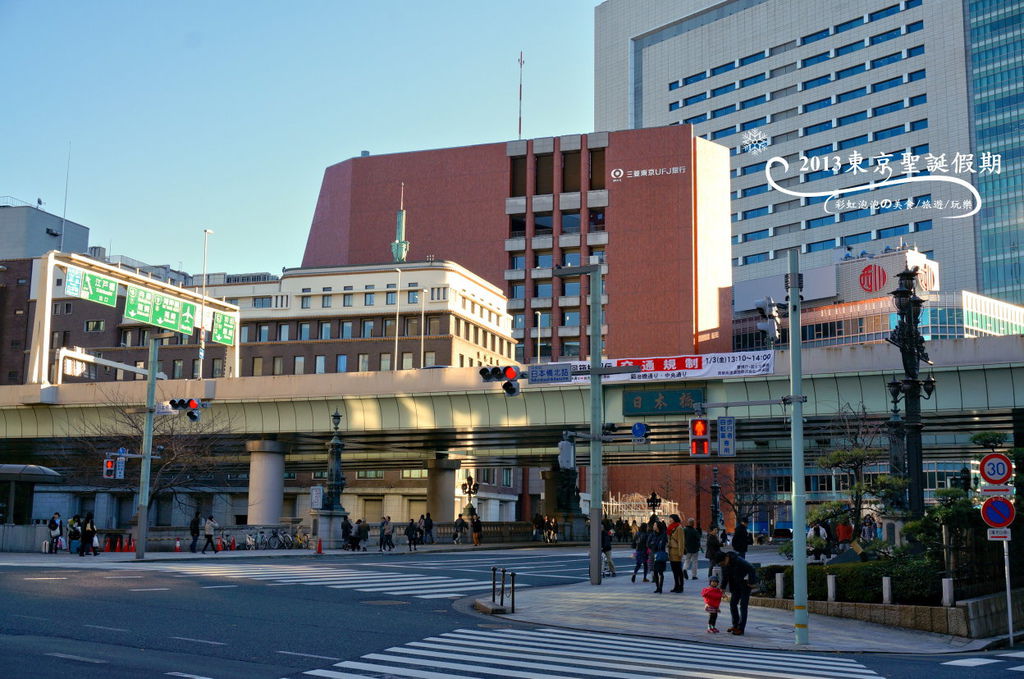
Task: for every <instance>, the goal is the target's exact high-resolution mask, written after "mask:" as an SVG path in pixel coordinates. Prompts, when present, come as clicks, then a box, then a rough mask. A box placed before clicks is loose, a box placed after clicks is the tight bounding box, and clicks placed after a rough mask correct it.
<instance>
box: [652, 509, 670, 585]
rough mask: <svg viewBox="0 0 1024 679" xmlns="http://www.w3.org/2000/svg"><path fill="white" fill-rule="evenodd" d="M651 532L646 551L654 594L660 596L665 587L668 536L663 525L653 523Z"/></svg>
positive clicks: (657, 522) (656, 522)
mask: <svg viewBox="0 0 1024 679" xmlns="http://www.w3.org/2000/svg"><path fill="white" fill-rule="evenodd" d="M651 530H652V531H653V532H651V533H650V534H649V535H648V537H647V549H648V550H649V552H650V554H651V562H652V563H651V579H652V580H654V593H655V594H661V593H662V588H663V587H664V586H665V564H666V563H668V536H667V535H666V534H665V524H663V523H662V522H661V521H655V522H654V523H653V524H652V525H651Z"/></svg>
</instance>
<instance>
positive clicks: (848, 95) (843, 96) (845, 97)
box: [836, 87, 868, 104]
mask: <svg viewBox="0 0 1024 679" xmlns="http://www.w3.org/2000/svg"><path fill="white" fill-rule="evenodd" d="M867 93H868V88H866V87H858V88H857V89H855V90H850V91H848V92H842V93H840V94H837V95H836V103H839V104H841V103H843V102H844V101H850V100H852V99H857V98H858V97H863V96H864V95H865V94H867Z"/></svg>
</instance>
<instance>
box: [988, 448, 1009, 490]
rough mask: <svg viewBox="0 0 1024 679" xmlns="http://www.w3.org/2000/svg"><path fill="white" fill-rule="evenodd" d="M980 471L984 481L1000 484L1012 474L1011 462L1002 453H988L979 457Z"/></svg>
mask: <svg viewBox="0 0 1024 679" xmlns="http://www.w3.org/2000/svg"><path fill="white" fill-rule="evenodd" d="M980 471H981V478H982V479H983V480H984V481H985V483H991V484H994V485H997V486H1001V485H1003V484H1004V483H1006V482H1007V481H1009V480H1010V477H1011V476H1013V463H1012V462H1010V458H1009V457H1008V456H1006V455H1003V454H1002V453H990V454H989V455H986V456H985V457H983V458H981V469H980Z"/></svg>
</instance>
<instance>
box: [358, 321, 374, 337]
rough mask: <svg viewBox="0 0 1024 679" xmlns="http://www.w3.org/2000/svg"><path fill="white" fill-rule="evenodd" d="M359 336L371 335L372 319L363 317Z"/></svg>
mask: <svg viewBox="0 0 1024 679" xmlns="http://www.w3.org/2000/svg"><path fill="white" fill-rule="evenodd" d="M359 336H360V337H373V319H363V321H362V326H361V332H360V334H359Z"/></svg>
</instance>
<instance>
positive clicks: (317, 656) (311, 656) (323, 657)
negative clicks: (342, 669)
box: [278, 651, 341, 660]
mask: <svg viewBox="0 0 1024 679" xmlns="http://www.w3.org/2000/svg"><path fill="white" fill-rule="evenodd" d="M278 653H283V654H284V655H298V656H302V657H303V658H319V659H320V660H341V658H332V657H331V656H329V655H314V654H312V653H296V652H295V651H278Z"/></svg>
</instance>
